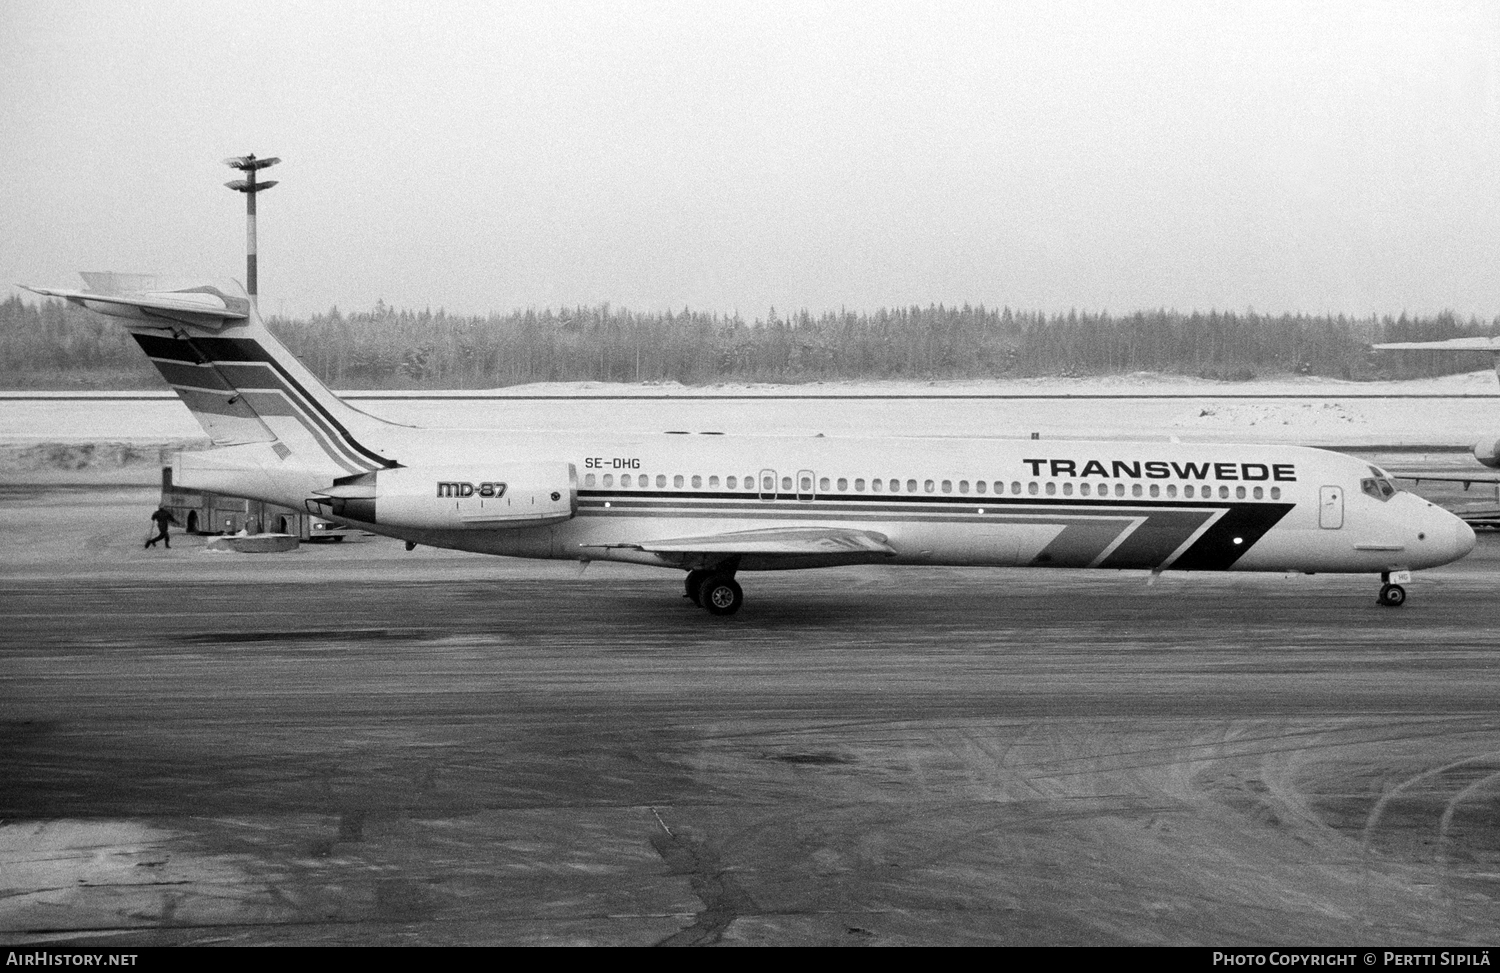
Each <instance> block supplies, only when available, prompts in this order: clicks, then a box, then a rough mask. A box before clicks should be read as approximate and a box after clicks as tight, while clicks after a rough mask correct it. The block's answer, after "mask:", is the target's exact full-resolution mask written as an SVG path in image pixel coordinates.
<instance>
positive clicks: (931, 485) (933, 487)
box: [922, 480, 937, 493]
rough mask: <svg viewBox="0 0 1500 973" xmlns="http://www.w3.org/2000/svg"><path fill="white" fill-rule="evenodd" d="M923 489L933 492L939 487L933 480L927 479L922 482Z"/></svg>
mask: <svg viewBox="0 0 1500 973" xmlns="http://www.w3.org/2000/svg"><path fill="white" fill-rule="evenodd" d="M922 489H923V490H924V491H925V492H927V493H932V492H933V491H934V490H936V489H937V484H936V483H933V482H932V481H931V480H927V481H926V482H924V483H923V484H922Z"/></svg>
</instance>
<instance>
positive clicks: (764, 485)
mask: <svg viewBox="0 0 1500 973" xmlns="http://www.w3.org/2000/svg"><path fill="white" fill-rule="evenodd" d="M760 490H761V492H762V493H775V492H776V477H774V476H763V477H761V478H760Z"/></svg>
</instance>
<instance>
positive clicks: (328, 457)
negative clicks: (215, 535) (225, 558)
mask: <svg viewBox="0 0 1500 973" xmlns="http://www.w3.org/2000/svg"><path fill="white" fill-rule="evenodd" d="M82 276H83V279H84V282H85V283H86V284H87V285H88V287H87V289H86V290H82V291H74V290H57V289H51V288H41V287H26V289H27V290H30V291H33V292H34V293H37V294H43V295H47V296H50V297H61V298H64V299H65V300H67V301H70V302H72V303H74V304H77V305H79V306H81V307H85V308H88V309H89V310H91V311H95V312H97V313H99V314H103V315H106V316H108V317H112V318H117V319H119V320H121V321H122V323H124V325H125V326H126V327H127V328H128V329H129V330H130V333H131V334H132V335H133V336H134V337H135V340H136V342H137V343H138V344H139V345H140V346H141V350H142V351H144V352H145V353H146V356H147V357H148V358H150V359H151V361H152V363H153V364H154V365H156V368H157V370H158V371H159V372H161V374H162V377H163V378H165V379H166V380H167V383H168V384H169V385H171V386H172V388H173V390H174V391H176V393H177V395H178V397H179V398H181V399H182V401H183V404H184V405H186V406H187V407H188V409H189V411H191V412H192V413H193V416H194V418H196V419H197V420H198V423H199V425H201V426H202V427H203V429H204V431H205V432H206V433H208V436H209V438H210V439H211V440H213V442H214V445H216V446H234V445H243V444H247V443H271V444H272V448H273V449H275V451H276V454H277V455H278V456H280V457H281V459H283V460H288V459H292V458H294V459H295V462H297V463H299V464H300V465H303V466H306V467H308V468H310V469H315V470H323V471H327V472H328V473H330V474H332V475H334V476H347V475H353V474H359V473H366V472H370V471H372V470H377V469H381V468H383V467H392V466H399V465H400V464H399V463H397V462H396V461H395V460H394V459H393V458H391V457H390V456H389V455H388V452H387V451H385V450H382V448H381V442H382V440H385V439H387V438H388V437H387V436H386V435H385V431H386V430H388V429H389V428H390V426H391V424H390V423H386V422H384V421H383V420H380V419H377V418H375V417H374V416H371V415H368V414H366V413H364V412H361V411H359V410H358V409H355V408H353V407H352V406H350V405H348V404H347V403H346V402H344V401H343V400H342V399H340V398H339V397H338V396H337V395H334V394H333V392H331V391H330V390H329V389H328V388H327V387H326V386H325V385H324V384H323V383H322V382H321V381H319V380H318V378H317V377H316V376H315V375H313V373H312V372H310V371H308V369H307V368H306V366H304V365H303V364H302V363H301V362H300V361H298V360H297V358H296V357H295V356H294V355H292V353H291V352H290V351H288V350H287V349H286V347H285V346H284V345H282V343H281V342H280V341H277V340H276V337H275V336H274V335H272V334H271V332H270V330H268V329H267V328H266V326H265V324H264V322H262V321H261V318H260V314H259V313H258V312H257V311H256V309H255V304H254V303H253V302H252V301H251V300H250V298H249V296H248V295H247V294H246V293H245V291H244V289H243V288H241V287H240V286H239V285H238V284H234V283H230V284H224V285H204V284H200V285H196V286H193V285H188V286H170V285H169V286H163V282H162V281H161V279H160V278H154V277H150V276H146V275H140V274H117V273H93V272H90V273H84V274H83V275H82ZM22 286H26V285H22Z"/></svg>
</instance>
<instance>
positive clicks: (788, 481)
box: [781, 476, 792, 493]
mask: <svg viewBox="0 0 1500 973" xmlns="http://www.w3.org/2000/svg"><path fill="white" fill-rule="evenodd" d="M781 490H782V492H783V493H791V492H792V478H791V477H789V476H783V477H782V478H781Z"/></svg>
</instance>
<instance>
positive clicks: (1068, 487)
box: [1063, 480, 1073, 497]
mask: <svg viewBox="0 0 1500 973" xmlns="http://www.w3.org/2000/svg"><path fill="white" fill-rule="evenodd" d="M1072 495H1073V482H1072V481H1071V480H1069V481H1068V482H1067V483H1064V484H1063V496H1065V497H1071V496H1072Z"/></svg>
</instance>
